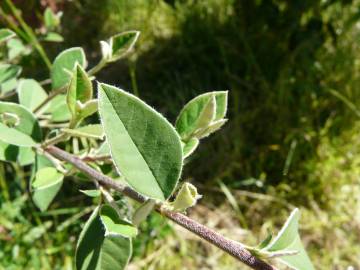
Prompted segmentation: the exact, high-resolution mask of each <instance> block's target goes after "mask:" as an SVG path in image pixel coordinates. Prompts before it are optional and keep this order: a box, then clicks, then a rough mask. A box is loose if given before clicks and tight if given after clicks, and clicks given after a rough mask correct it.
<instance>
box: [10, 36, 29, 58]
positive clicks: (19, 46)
mask: <svg viewBox="0 0 360 270" xmlns="http://www.w3.org/2000/svg"><path fill="white" fill-rule="evenodd" d="M6 45H7V48H8V59H9V60H14V59H15V58H16V57H18V56H21V55H27V54H29V53H30V52H31V49H30V48H29V47H26V46H25V45H24V43H23V42H22V41H21V40H20V39H18V38H13V39H11V40H9V41H8V42H7V44H6Z"/></svg>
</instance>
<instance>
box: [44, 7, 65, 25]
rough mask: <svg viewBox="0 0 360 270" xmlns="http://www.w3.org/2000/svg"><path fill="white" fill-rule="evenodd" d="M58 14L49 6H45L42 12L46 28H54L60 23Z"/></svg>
mask: <svg viewBox="0 0 360 270" xmlns="http://www.w3.org/2000/svg"><path fill="white" fill-rule="evenodd" d="M60 17H61V13H60V14H55V13H54V12H53V11H52V10H51V8H49V7H47V8H46V9H45V12H44V24H45V27H46V28H47V29H50V30H52V29H54V28H56V27H58V26H59V24H60Z"/></svg>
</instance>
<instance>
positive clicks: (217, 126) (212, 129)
mask: <svg viewBox="0 0 360 270" xmlns="http://www.w3.org/2000/svg"><path fill="white" fill-rule="evenodd" d="M226 122H227V119H220V120H217V121H215V122H212V123H211V124H210V125H209V126H208V127H207V128H204V129H201V130H198V131H196V132H195V133H194V137H196V138H199V139H202V138H205V137H207V136H209V135H210V134H211V133H214V132H215V131H217V130H219V129H220V128H221V127H222V126H223V125H225V123H226Z"/></svg>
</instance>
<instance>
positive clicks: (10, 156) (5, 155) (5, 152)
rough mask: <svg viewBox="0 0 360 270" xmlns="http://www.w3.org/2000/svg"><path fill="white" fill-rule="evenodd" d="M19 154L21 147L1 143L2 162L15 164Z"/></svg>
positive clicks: (0, 157)
mask: <svg viewBox="0 0 360 270" xmlns="http://www.w3.org/2000/svg"><path fill="white" fill-rule="evenodd" d="M18 154H19V147H17V146H15V145H10V144H7V143H4V142H2V141H0V160H2V161H12V162H15V161H16V160H17V156H18Z"/></svg>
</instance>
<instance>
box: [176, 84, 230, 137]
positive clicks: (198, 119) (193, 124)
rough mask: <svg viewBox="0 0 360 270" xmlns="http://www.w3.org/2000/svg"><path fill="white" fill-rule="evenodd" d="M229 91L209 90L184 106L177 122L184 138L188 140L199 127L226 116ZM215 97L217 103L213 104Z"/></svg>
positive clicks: (202, 127)
mask: <svg viewBox="0 0 360 270" xmlns="http://www.w3.org/2000/svg"><path fill="white" fill-rule="evenodd" d="M227 93H228V92H227V91H217V92H208V93H205V94H202V95H199V96H197V97H195V98H194V99H192V100H191V101H189V102H188V103H187V104H186V105H185V106H184V108H183V109H182V110H181V112H180V114H179V116H178V118H177V120H176V124H175V126H176V130H177V131H178V132H179V134H180V136H181V138H182V139H183V140H185V141H186V140H188V139H189V138H191V137H192V135H193V134H194V133H195V132H196V131H198V130H199V129H200V130H201V129H205V128H207V126H209V125H210V124H211V123H212V122H214V121H218V120H220V119H222V118H223V117H224V116H225V114H226V108H227ZM214 97H215V104H213V102H214V100H213V99H214ZM212 110H215V112H213V111H212ZM212 113H214V115H212Z"/></svg>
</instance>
